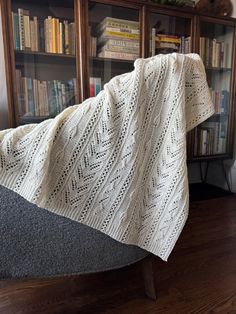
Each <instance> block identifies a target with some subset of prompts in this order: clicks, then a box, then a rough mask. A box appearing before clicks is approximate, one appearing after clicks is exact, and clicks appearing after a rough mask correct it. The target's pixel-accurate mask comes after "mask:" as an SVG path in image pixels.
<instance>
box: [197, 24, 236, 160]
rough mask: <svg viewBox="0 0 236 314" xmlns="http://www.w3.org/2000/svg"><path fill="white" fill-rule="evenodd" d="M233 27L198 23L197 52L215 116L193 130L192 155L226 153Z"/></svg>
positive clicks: (227, 149)
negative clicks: (202, 65)
mask: <svg viewBox="0 0 236 314" xmlns="http://www.w3.org/2000/svg"><path fill="white" fill-rule="evenodd" d="M233 36H234V28H233V27H232V26H227V25H221V24H213V23H208V22H201V25H200V39H199V40H200V42H199V53H200V55H201V57H202V60H203V62H204V65H205V69H206V74H207V81H208V84H209V87H210V91H211V95H212V100H213V103H214V106H215V114H214V115H213V116H212V117H210V118H209V119H208V120H207V121H206V122H204V123H202V124H201V125H200V126H198V127H197V128H196V129H195V140H194V156H209V155H222V154H227V153H229V149H230V148H229V147H227V146H228V137H229V132H228V130H229V117H230V108H231V101H230V99H231V97H230V96H231V85H232V84H231V80H232V52H233Z"/></svg>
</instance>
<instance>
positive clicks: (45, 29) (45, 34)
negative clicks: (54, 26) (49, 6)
mask: <svg viewBox="0 0 236 314" xmlns="http://www.w3.org/2000/svg"><path fill="white" fill-rule="evenodd" d="M44 40H45V44H44V46H45V52H49V47H48V41H49V39H48V19H45V20H44ZM40 87H41V86H40Z"/></svg>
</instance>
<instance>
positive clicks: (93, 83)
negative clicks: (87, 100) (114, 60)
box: [89, 77, 102, 97]
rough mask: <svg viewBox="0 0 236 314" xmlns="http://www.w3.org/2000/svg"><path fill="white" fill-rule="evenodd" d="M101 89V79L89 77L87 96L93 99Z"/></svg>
mask: <svg viewBox="0 0 236 314" xmlns="http://www.w3.org/2000/svg"><path fill="white" fill-rule="evenodd" d="M101 89H102V80H101V77H90V78H89V96H90V97H94V96H97V95H98V94H99V92H100V91H101Z"/></svg>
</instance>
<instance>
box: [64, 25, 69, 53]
mask: <svg viewBox="0 0 236 314" xmlns="http://www.w3.org/2000/svg"><path fill="white" fill-rule="evenodd" d="M64 25H65V54H69V53H70V51H69V25H68V21H64Z"/></svg>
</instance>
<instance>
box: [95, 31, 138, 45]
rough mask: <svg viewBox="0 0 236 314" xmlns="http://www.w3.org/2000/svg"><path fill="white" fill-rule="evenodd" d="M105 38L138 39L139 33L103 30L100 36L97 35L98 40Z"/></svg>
mask: <svg viewBox="0 0 236 314" xmlns="http://www.w3.org/2000/svg"><path fill="white" fill-rule="evenodd" d="M107 38H112V39H114V38H124V39H136V40H138V39H139V34H131V33H126V32H119V31H118V30H117V31H107V30H104V32H103V33H102V34H101V36H100V37H99V40H98V42H99V43H100V42H102V41H104V40H106V39H107Z"/></svg>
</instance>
